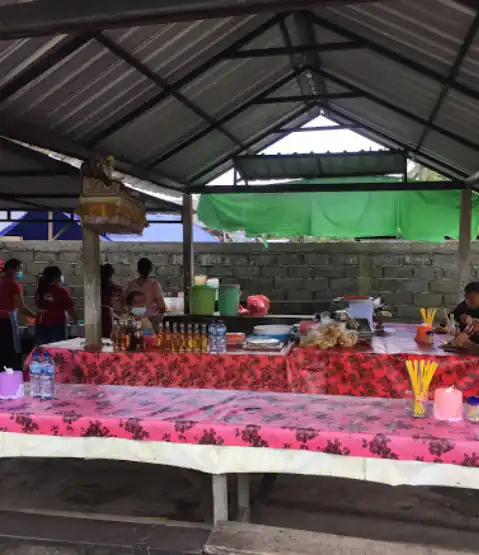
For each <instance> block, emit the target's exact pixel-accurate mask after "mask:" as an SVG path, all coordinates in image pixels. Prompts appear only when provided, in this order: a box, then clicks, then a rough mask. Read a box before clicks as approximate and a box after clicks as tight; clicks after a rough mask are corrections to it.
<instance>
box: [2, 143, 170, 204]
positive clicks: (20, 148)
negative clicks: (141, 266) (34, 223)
mask: <svg viewBox="0 0 479 555" xmlns="http://www.w3.org/2000/svg"><path fill="white" fill-rule="evenodd" d="M79 165H80V163H79V161H77V160H71V159H70V160H68V162H67V161H62V160H61V159H55V158H53V157H52V156H49V155H48V154H46V153H44V152H40V151H38V150H36V149H32V148H29V147H28V146H26V145H22V144H19V143H16V142H13V141H10V140H8V139H5V138H3V137H0V208H1V210H15V211H18V210H20V211H23V210H25V211H32V210H45V209H47V210H48V209H51V207H52V204H53V205H54V208H55V209H57V210H60V211H64V212H73V211H74V210H75V208H76V206H77V205H78V197H79V195H80V184H81V179H80V172H79ZM120 177H122V178H124V177H125V176H120ZM129 186H130V190H131V192H132V194H133V195H134V196H136V197H137V198H140V199H141V200H143V201H144V203H145V206H146V208H147V210H148V211H149V212H168V213H170V212H181V206H179V205H176V204H174V203H172V202H168V201H166V200H165V199H161V198H155V197H153V196H151V195H146V194H145V193H144V192H142V188H141V182H139V183H138V182H135V183H130V184H129Z"/></svg>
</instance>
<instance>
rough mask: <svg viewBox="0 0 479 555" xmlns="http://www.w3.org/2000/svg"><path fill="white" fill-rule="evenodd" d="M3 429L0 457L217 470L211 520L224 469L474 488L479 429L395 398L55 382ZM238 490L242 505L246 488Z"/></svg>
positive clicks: (220, 506) (4, 412) (7, 408)
mask: <svg viewBox="0 0 479 555" xmlns="http://www.w3.org/2000/svg"><path fill="white" fill-rule="evenodd" d="M0 429H1V430H2V431H1V432H0V446H1V448H0V456H2V457H18V456H32V457H78V458H85V459H118V460H130V461H141V462H148V463H154V464H165V465H171V466H177V467H181V468H190V469H195V470H199V471H201V472H205V473H208V474H212V475H213V476H214V479H213V492H214V496H215V511H216V513H215V515H216V516H215V518H216V520H222V519H225V518H226V517H227V516H228V515H227V512H226V513H225V511H226V508H225V503H224V501H225V499H226V495H227V480H226V477H227V474H229V473H234V474H239V475H241V476H243V477H244V476H246V475H248V474H249V473H262V472H268V473H270V472H275V473H291V474H307V475H319V476H335V477H342V478H354V479H359V480H368V481H374V482H381V483H386V484H391V485H399V484H410V485H440V486H453V487H470V488H479V480H478V478H479V471H478V470H477V467H478V466H479V451H478V449H477V445H478V443H477V437H478V430H479V428H478V427H477V426H476V427H475V426H474V425H472V424H470V423H468V422H467V421H464V422H460V423H456V424H447V423H442V422H437V421H434V420H432V419H424V420H421V419H419V420H418V419H414V418H412V417H411V416H410V415H409V414H408V413H407V411H406V408H405V406H404V404H403V402H402V401H399V400H390V399H389V400H388V399H373V398H358V397H355V398H354V397H341V396H321V395H301V394H284V393H264V392H254V391H219V390H194V389H176V388H170V389H165V388H151V387H119V386H94V385H60V386H58V391H57V395H56V399H54V400H52V401H42V400H37V399H31V398H29V397H27V398H24V399H19V400H15V401H2V402H0ZM439 463H440V464H439ZM246 484H247V483H246ZM242 485H243V487H245V481H244V480H243V482H242ZM240 497H241V499H242V500H243V501H242V502H243V504H244V503H245V501H244V500H245V499H246V498H247V493H246V494H245V491H243V495H241V496H240Z"/></svg>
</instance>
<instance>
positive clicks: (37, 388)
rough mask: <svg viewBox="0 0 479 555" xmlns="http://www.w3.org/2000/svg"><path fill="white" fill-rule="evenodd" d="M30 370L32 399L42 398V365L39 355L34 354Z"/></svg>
mask: <svg viewBox="0 0 479 555" xmlns="http://www.w3.org/2000/svg"><path fill="white" fill-rule="evenodd" d="M29 369H30V395H31V396H32V397H40V396H41V378H42V363H41V361H40V356H39V354H38V353H35V352H34V353H33V354H32V359H31V361H30V365H29Z"/></svg>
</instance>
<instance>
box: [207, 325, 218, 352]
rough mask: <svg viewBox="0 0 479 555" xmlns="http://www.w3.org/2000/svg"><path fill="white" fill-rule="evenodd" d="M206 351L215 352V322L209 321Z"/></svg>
mask: <svg viewBox="0 0 479 555" xmlns="http://www.w3.org/2000/svg"><path fill="white" fill-rule="evenodd" d="M208 353H210V354H216V353H217V349H216V324H215V322H211V324H210V325H209V328H208Z"/></svg>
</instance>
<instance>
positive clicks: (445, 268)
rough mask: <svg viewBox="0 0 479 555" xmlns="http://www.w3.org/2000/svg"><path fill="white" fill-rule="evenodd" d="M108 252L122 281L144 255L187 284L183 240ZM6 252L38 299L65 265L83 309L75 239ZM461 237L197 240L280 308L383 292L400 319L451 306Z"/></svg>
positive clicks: (223, 270) (164, 276)
mask: <svg viewBox="0 0 479 555" xmlns="http://www.w3.org/2000/svg"><path fill="white" fill-rule="evenodd" d="M101 248H102V260H103V261H108V262H110V263H111V264H113V265H114V267H115V268H116V277H117V280H118V282H120V283H121V284H124V283H125V282H126V281H128V280H129V279H131V278H132V277H134V275H135V266H136V262H137V260H138V259H139V258H140V257H142V256H147V257H149V258H151V260H152V261H153V263H154V264H155V272H156V277H157V278H158V279H159V280H160V281H161V283H162V286H163V289H164V291H165V292H167V293H172V294H176V293H177V292H178V291H179V290H180V288H181V287H182V263H183V260H182V246H181V244H162V243H153V244H152V243H140V242H139V243H128V244H127V243H103V244H102V247H101ZM472 252H473V254H472V260H471V277H472V278H473V279H474V278H476V277H478V275H479V243H474V244H473V247H472ZM0 257H1V258H2V259H3V260H6V259H7V258H9V257H17V258H20V259H21V260H22V261H23V262H24V265H25V280H24V281H25V293H26V298H27V299H28V300H29V302H31V298H32V295H33V292H34V288H35V283H36V279H37V276H38V275H39V274H40V273H41V271H42V270H43V268H44V267H45V266H46V265H48V264H57V265H59V266H60V267H61V268H62V270H63V272H64V274H65V278H66V284H67V286H68V287H69V288H70V290H71V293H72V295H73V297H74V298H75V299H76V300H77V306H78V309H79V312H80V313H81V312H82V309H83V301H82V298H83V272H82V263H81V244H80V243H78V242H68V241H53V242H45V241H19V242H0ZM457 260H458V259H457V243H446V244H431V243H412V242H411V243H410V242H396V241H395V242H386V241H384V242H337V243H335V242H328V243H315V244H301V243H295V244H274V245H271V246H269V247H268V248H265V247H264V246H263V245H260V244H228V243H227V244H197V245H195V272H196V273H199V274H200V273H205V274H208V275H210V276H217V277H219V278H221V279H222V280H223V281H224V282H227V283H228V282H229V283H239V284H240V285H241V288H242V291H243V293H244V295H247V294H260V293H262V294H265V295H267V296H268V297H270V298H271V300H272V302H273V311H274V312H275V313H289V314H307V313H311V312H312V311H315V310H320V309H322V308H323V307H324V303H325V302H327V301H329V300H330V299H331V298H333V297H336V296H339V295H358V294H379V293H380V294H383V295H384V297H385V299H386V301H387V302H388V303H389V304H391V305H392V306H393V307H394V313H395V316H396V317H397V318H399V319H406V320H407V319H411V318H417V315H418V311H417V308H418V307H423V306H424V307H441V306H448V307H452V306H454V305H455V303H456V302H457V299H458V295H459V286H458V262H457Z"/></svg>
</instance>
